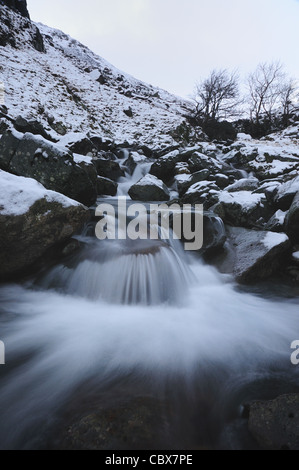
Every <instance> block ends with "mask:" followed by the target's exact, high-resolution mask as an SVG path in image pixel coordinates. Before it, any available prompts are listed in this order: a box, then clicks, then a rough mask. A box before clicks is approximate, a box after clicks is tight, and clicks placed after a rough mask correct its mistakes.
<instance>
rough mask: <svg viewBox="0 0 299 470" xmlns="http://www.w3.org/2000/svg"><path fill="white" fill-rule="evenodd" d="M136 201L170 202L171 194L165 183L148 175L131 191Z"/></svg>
mask: <svg viewBox="0 0 299 470" xmlns="http://www.w3.org/2000/svg"><path fill="white" fill-rule="evenodd" d="M129 196H130V197H131V198H132V199H133V200H134V201H169V199H170V194H169V191H168V188H167V186H165V184H164V183H163V181H161V180H159V179H158V178H156V177H155V176H153V175H146V176H144V177H143V178H141V179H140V180H139V181H138V182H137V183H136V184H134V185H133V186H131V188H130V189H129Z"/></svg>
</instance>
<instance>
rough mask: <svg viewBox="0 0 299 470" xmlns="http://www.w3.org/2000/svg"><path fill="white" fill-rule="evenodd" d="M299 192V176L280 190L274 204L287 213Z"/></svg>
mask: <svg viewBox="0 0 299 470" xmlns="http://www.w3.org/2000/svg"><path fill="white" fill-rule="evenodd" d="M298 192H299V176H297V177H296V178H294V179H292V180H291V181H288V182H287V183H284V184H283V185H282V186H281V187H280V188H279V189H278V192H277V194H276V196H275V199H274V202H275V204H276V206H277V207H278V208H279V209H281V210H283V211H287V210H288V209H289V208H290V207H291V205H292V202H293V200H294V197H295V196H296V194H297V193H298Z"/></svg>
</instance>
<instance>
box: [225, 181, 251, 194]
mask: <svg viewBox="0 0 299 470" xmlns="http://www.w3.org/2000/svg"><path fill="white" fill-rule="evenodd" d="M258 187H259V180H258V179H257V178H242V179H240V180H238V181H236V182H235V183H233V184H231V185H230V186H227V187H226V191H228V192H229V193H233V192H236V191H254V190H255V189H257V188H258Z"/></svg>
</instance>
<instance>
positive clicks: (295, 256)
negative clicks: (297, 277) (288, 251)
mask: <svg viewBox="0 0 299 470" xmlns="http://www.w3.org/2000/svg"><path fill="white" fill-rule="evenodd" d="M292 257H293V258H294V260H295V261H299V251H296V252H295V253H293V254H292Z"/></svg>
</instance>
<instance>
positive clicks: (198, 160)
mask: <svg viewBox="0 0 299 470" xmlns="http://www.w3.org/2000/svg"><path fill="white" fill-rule="evenodd" d="M188 164H189V169H190V171H191V173H195V172H197V171H200V170H209V171H210V172H211V173H219V171H220V170H221V169H222V165H221V164H220V163H219V162H218V161H217V160H216V159H215V158H212V157H208V156H207V155H204V154H203V153H200V152H194V153H193V155H192V156H191V157H190V158H189V160H188Z"/></svg>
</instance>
